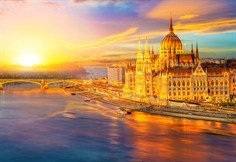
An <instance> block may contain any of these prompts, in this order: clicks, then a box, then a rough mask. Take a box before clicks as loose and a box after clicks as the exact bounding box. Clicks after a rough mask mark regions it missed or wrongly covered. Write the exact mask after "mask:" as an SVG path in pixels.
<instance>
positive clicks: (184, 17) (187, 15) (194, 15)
mask: <svg viewBox="0 0 236 162" xmlns="http://www.w3.org/2000/svg"><path fill="white" fill-rule="evenodd" d="M198 16H199V14H186V15H183V16H180V17H179V19H180V20H184V19H192V18H194V17H198Z"/></svg>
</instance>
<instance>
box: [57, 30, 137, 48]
mask: <svg viewBox="0 0 236 162" xmlns="http://www.w3.org/2000/svg"><path fill="white" fill-rule="evenodd" d="M137 29H138V28H137V27H134V28H130V29H128V30H126V31H125V32H122V33H119V34H115V35H111V36H108V37H105V38H102V39H100V40H98V41H94V42H89V43H84V44H78V43H74V44H72V43H68V42H67V41H62V40H58V39H54V40H56V41H58V42H62V43H64V44H66V45H67V47H69V48H73V49H78V50H84V49H90V48H97V47H101V46H105V45H108V44H112V43H115V42H119V41H121V40H124V39H125V38H126V37H127V36H129V35H131V34H133V33H135V32H136V31H137Z"/></svg>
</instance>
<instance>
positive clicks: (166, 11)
mask: <svg viewBox="0 0 236 162" xmlns="http://www.w3.org/2000/svg"><path fill="white" fill-rule="evenodd" d="M225 7H226V6H225V4H224V2H220V1H217V3H213V1H212V0H208V1H194V2H193V1H179V0H171V1H162V2H161V3H159V4H158V5H157V6H156V7H154V8H153V9H152V10H151V11H150V12H148V13H147V14H146V16H147V17H148V18H154V19H158V18H161V19H169V15H170V12H172V17H173V18H174V19H177V18H180V17H182V16H183V18H189V17H191V18H193V17H196V13H199V12H200V13H201V15H205V14H207V13H213V12H215V11H217V10H219V9H222V8H225ZM226 8H227V7H226ZM198 16H200V15H199V14H198Z"/></svg>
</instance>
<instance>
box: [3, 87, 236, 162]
mask: <svg viewBox="0 0 236 162" xmlns="http://www.w3.org/2000/svg"><path fill="white" fill-rule="evenodd" d="M25 86H27V87H31V88H28V89H27V90H23V89H25V88H24V87H25ZM54 87H58V85H54ZM4 88H5V90H4V91H0V161H1V162H29V161H32V162H42V161H43V162H49V161H50V162H78V161H98V162H100V161H101V162H105V161H112V162H115V161H122V162H126V161H127V162H129V161H134V162H139V161H140V162H142V161H146V162H153V161H164V162H165V161H177V162H180V161H184V162H186V161H189V162H193V161H197V162H199V161H209V162H210V161H236V138H234V137H230V136H221V135H213V134H206V133H204V132H203V131H202V130H204V129H208V128H217V129H220V130H226V131H227V132H231V133H234V134H236V125H234V124H228V123H219V122H209V121H202V120H188V119H181V118H173V117H166V116H158V115H150V114H145V113H140V112H134V113H132V114H131V115H127V116H120V115H118V114H117V113H116V109H117V107H114V106H110V105H108V104H105V103H101V102H99V101H95V100H91V102H84V100H83V97H81V96H79V95H75V96H71V95H70V93H68V92H65V91H63V90H62V89H58V88H53V86H51V87H49V88H51V89H48V90H46V91H41V90H40V88H39V86H38V85H28V84H19V85H12V86H5V87H4ZM64 111H73V112H76V113H77V114H78V118H77V119H68V118H64V117H63V116H62V114H63V112H64Z"/></svg>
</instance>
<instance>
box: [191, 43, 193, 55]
mask: <svg viewBox="0 0 236 162" xmlns="http://www.w3.org/2000/svg"><path fill="white" fill-rule="evenodd" d="M191 54H193V43H192V47H191Z"/></svg>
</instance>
